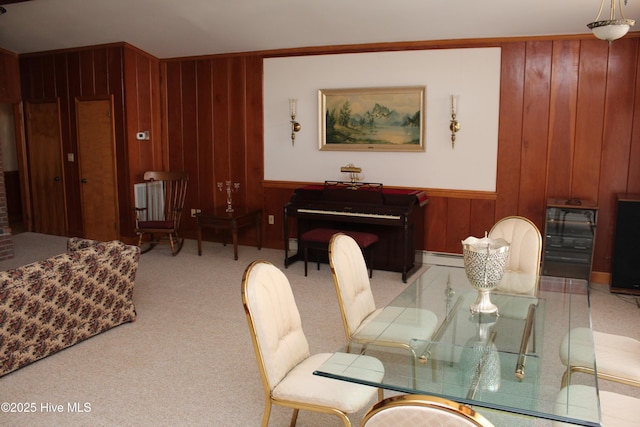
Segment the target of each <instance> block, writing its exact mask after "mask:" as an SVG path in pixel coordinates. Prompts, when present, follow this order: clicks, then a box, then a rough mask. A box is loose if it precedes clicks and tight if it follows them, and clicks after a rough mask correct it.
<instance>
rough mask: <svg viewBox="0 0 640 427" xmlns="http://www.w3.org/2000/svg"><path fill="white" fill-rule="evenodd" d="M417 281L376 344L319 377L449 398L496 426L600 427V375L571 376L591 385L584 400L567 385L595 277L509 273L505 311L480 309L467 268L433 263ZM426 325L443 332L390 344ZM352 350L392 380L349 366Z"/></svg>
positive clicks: (391, 309)
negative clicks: (575, 336)
mask: <svg viewBox="0 0 640 427" xmlns="http://www.w3.org/2000/svg"><path fill="white" fill-rule="evenodd" d="M416 276H417V278H416V280H415V281H413V282H412V283H411V284H410V285H409V286H408V287H407V288H406V289H405V290H404V291H403V292H401V293H400V294H399V295H398V296H397V297H396V298H395V299H394V300H393V301H391V302H390V303H389V304H388V305H387V306H386V307H384V308H383V309H382V312H381V313H380V314H379V315H378V317H377V320H376V323H377V324H376V326H375V327H376V328H377V331H378V332H377V333H378V337H377V338H376V339H374V340H371V342H369V343H367V344H358V343H356V342H352V343H349V344H348V345H345V346H344V347H343V348H341V349H339V350H338V351H336V352H335V353H334V354H333V355H332V357H331V358H329V359H328V360H327V361H326V362H325V363H324V364H323V365H322V366H321V367H320V368H318V369H317V370H316V371H315V375H320V376H324V377H329V378H333V379H336V380H343V381H350V382H354V383H359V384H365V385H370V386H374V387H379V388H383V389H386V390H392V391H395V392H399V393H419V394H429V395H434V396H440V397H444V398H447V399H451V400H454V401H457V402H460V403H463V404H466V405H470V406H472V407H474V408H475V409H476V410H477V411H479V412H481V413H483V415H485V417H487V418H488V419H489V420H490V421H492V422H493V423H494V425H496V426H500V425H504V426H509V427H511V426H514V425H534V426H538V425H550V424H553V422H560V423H562V422H564V423H567V424H569V425H571V424H573V425H583V426H599V425H600V409H599V400H598V385H597V379H596V377H595V376H594V375H586V374H580V375H573V376H571V377H570V380H569V385H573V384H582V385H586V386H588V387H581V388H580V390H581V392H580V393H579V395H578V393H573V394H572V387H566V388H562V375H563V373H564V372H565V371H566V367H565V366H564V365H563V364H562V362H561V360H560V346H561V342H562V341H563V339H565V340H566V339H567V338H569V337H570V335H569V334H571V332H572V331H573V330H574V329H575V328H588V330H591V315H590V307H589V287H588V283H587V282H586V281H584V280H580V279H570V278H559V277H546V276H541V277H534V276H527V275H522V274H518V273H510V272H505V275H504V277H503V279H502V281H501V282H500V285H499V286H498V288H497V289H496V290H494V291H493V292H492V294H491V301H492V302H493V303H494V304H495V305H496V306H497V307H498V313H497V315H496V314H495V313H494V314H482V313H472V312H471V310H470V305H471V304H472V303H473V302H474V301H475V300H476V297H477V291H476V290H475V289H474V288H473V287H472V286H471V284H470V283H469V281H468V279H467V277H466V274H465V270H464V268H461V267H451V266H436V265H432V266H427V267H426V269H425V270H423V272H422V273H418V274H417V275H416ZM416 276H414V277H416ZM415 308H421V309H423V310H428V311H431V312H433V313H434V314H435V315H436V317H437V319H438V320H437V325H435V329H434V327H433V326H434V325H432V324H429V325H427V324H425V322H433V316H421V315H420V313H424V312H423V311H421V310H415ZM385 312H387V313H390V315H385ZM380 319H383V320H380ZM380 322H383V327H381V324H380ZM421 325H424V327H425V329H426V328H430V329H431V330H435V332H434V333H433V334H432V336H431V337H430V338H429V339H424V337H420V338H415V339H411V340H410V342H408V343H405V344H407V345H405V346H404V347H397V346H395V347H392V346H388V345H383V343H386V342H389V341H392V340H393V336H392V335H393V331H394V330H397V329H398V328H403V327H405V326H406V327H409V326H410V327H412V328H416V327H417V326H421ZM365 327H366V326H365ZM569 342H571V340H569ZM376 343H380V344H381V345H377V344H376ZM588 344H589V343H587V345H586V346H585V345H584V342H581V346H580V348H579V349H578V348H576V349H575V350H574V351H578V350H579V351H581V352H583V351H590V352H592V354H593V341H592V338H591V343H590V345H588ZM571 350H572V349H571V348H569V349H568V354H569V356H568V358H569V360H571ZM344 353H355V354H361V355H367V356H374V357H377V358H378V359H379V360H380V361H381V362H382V364H383V366H384V376H383V379H382V381H381V382H378V381H371V380H370V378H373V377H375V376H373V375H372V374H373V373H372V372H369V371H368V369H367V368H366V367H363V366H359V365H358V359H355V361H352V362H351V363H346V362H345V361H344V360H346V359H345V358H344V357H342V356H343V355H344ZM349 360H352V359H349ZM593 360H594V365H595V357H594V358H593ZM594 368H595V366H594ZM584 390H588V392H587V393H586V394H585V392H584ZM554 425H555V424H554Z"/></svg>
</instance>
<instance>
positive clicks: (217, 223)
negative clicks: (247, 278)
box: [196, 206, 262, 261]
mask: <svg viewBox="0 0 640 427" xmlns="http://www.w3.org/2000/svg"><path fill="white" fill-rule="evenodd" d="M196 223H197V225H198V255H202V229H203V228H213V229H215V230H230V231H231V238H232V240H233V256H234V259H235V260H236V261H237V260H238V230H239V229H240V228H243V227H250V226H252V225H253V226H255V227H256V232H257V237H258V249H262V235H261V233H260V231H261V230H260V229H261V228H262V227H261V225H262V209H248V208H245V207H241V206H238V207H234V211H233V212H227V211H226V207H225V206H223V207H219V208H215V209H214V210H213V211H209V212H203V213H200V214H198V215H196ZM222 244H223V245H225V246H226V245H227V242H226V240H225V238H224V237H223V239H222Z"/></svg>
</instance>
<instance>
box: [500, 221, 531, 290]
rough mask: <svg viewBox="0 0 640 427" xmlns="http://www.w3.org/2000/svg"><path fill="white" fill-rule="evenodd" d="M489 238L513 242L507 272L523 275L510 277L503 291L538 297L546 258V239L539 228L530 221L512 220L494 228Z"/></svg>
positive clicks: (504, 284)
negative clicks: (542, 266) (544, 240)
mask: <svg viewBox="0 0 640 427" xmlns="http://www.w3.org/2000/svg"><path fill="white" fill-rule="evenodd" d="M489 237H490V238H491V239H499V238H502V239H504V240H506V241H507V242H509V244H510V248H509V259H508V260H507V266H506V268H505V270H506V271H509V272H512V273H520V274H511V275H509V277H510V278H511V280H509V281H505V282H503V283H501V284H500V286H499V290H501V291H506V292H509V293H516V294H527V295H535V294H536V293H537V290H538V283H539V280H538V276H539V275H540V259H541V257H542V235H541V234H540V230H539V229H538V227H537V226H536V225H535V224H534V223H533V222H532V221H531V220H530V219H528V218H525V217H522V216H508V217H505V218H502V219H501V220H499V221H498V222H496V223H495V224H494V226H493V227H491V230H490V231H489Z"/></svg>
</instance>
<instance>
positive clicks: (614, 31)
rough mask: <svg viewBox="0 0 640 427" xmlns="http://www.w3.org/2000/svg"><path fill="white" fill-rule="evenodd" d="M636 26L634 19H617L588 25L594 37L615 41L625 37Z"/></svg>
mask: <svg viewBox="0 0 640 427" xmlns="http://www.w3.org/2000/svg"><path fill="white" fill-rule="evenodd" d="M634 24H635V21H634V20H632V19H616V20H610V21H596V22H592V23H590V24H588V25H587V27H589V29H591V31H593V35H594V36H596V37H597V38H599V39H600V40H607V41H613V40H618V39H619V38H621V37H623V36H624V35H625V34H627V32H628V31H629V28H631V26H633V25H634Z"/></svg>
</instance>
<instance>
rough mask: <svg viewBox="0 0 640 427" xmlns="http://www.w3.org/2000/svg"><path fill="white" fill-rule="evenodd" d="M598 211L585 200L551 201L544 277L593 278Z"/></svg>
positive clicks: (548, 214) (545, 245)
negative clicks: (592, 266)
mask: <svg viewBox="0 0 640 427" xmlns="http://www.w3.org/2000/svg"><path fill="white" fill-rule="evenodd" d="M597 216H598V208H597V206H596V205H595V203H593V202H589V201H584V200H576V199H571V200H564V199H563V200H558V199H551V200H549V201H548V203H547V212H546V219H545V232H544V244H543V251H544V252H543V255H542V274H543V275H545V276H558V277H572V278H577V279H585V280H587V281H589V280H590V278H591V264H592V258H593V247H594V243H595V237H596V223H597Z"/></svg>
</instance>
